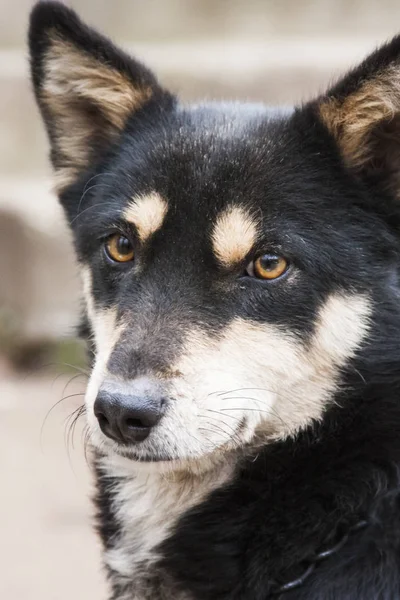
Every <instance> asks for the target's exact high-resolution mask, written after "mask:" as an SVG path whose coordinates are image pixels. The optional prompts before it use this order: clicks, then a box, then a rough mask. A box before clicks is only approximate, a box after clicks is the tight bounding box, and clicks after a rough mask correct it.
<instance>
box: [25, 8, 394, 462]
mask: <svg viewBox="0 0 400 600" xmlns="http://www.w3.org/2000/svg"><path fill="white" fill-rule="evenodd" d="M30 49H31V63H32V76H33V84H34V89H35V93H36V97H37V100H38V103H39V106H40V108H41V112H42V115H43V118H44V121H45V124H46V127H47V130H48V134H49V138H50V142H51V158H52V162H53V165H54V169H55V174H56V182H57V190H58V194H59V198H60V201H61V203H62V205H63V207H64V209H65V212H66V215H67V218H68V221H69V223H70V225H71V228H72V230H73V233H74V239H75V245H76V251H77V256H78V260H79V264H80V270H81V273H82V279H83V289H84V297H85V305H86V313H87V318H88V322H89V325H90V328H91V330H92V333H93V340H94V348H95V360H94V366H93V372H92V375H91V379H90V382H89V386H88V390H87V397H86V405H87V414H88V419H89V425H90V428H91V434H92V441H93V443H94V445H95V446H97V447H99V448H101V449H102V451H104V452H109V453H111V454H112V453H117V454H118V453H119V454H122V455H124V456H129V457H131V458H133V459H136V460H143V461H174V460H183V459H185V460H194V459H198V458H201V457H206V456H214V455H216V454H221V452H223V451H226V452H228V451H230V450H232V449H235V448H237V447H242V446H244V445H246V444H249V443H252V442H254V441H255V440H263V441H265V440H271V439H278V438H282V437H285V436H288V435H292V434H294V433H295V432H297V431H298V430H299V429H300V428H304V427H306V426H308V425H309V424H311V423H312V422H313V421H314V420H318V419H320V418H321V417H322V415H323V413H324V411H325V410H327V408H328V407H329V405H330V404H331V403H333V402H334V401H335V394H336V393H337V390H338V389H340V387H341V383H343V378H344V377H345V375H344V374H345V373H346V371H348V370H349V369H351V368H352V364H353V361H354V360H355V359H356V358H357V359H358V360H359V357H360V356H362V353H363V352H365V351H366V350H365V348H367V346H368V344H369V343H371V331H373V330H374V331H375V330H377V329H379V327H376V323H377V320H378V319H379V317H378V316H377V313H378V312H379V311H377V310H376V307H377V306H378V304H379V303H380V304H381V305H382V304H383V303H384V302H389V303H390V301H391V299H394V298H395V297H397V296H398V287H399V286H398V234H397V230H398V225H399V222H398V211H397V203H398V194H399V191H400V181H399V175H398V161H399V157H400V148H399V142H398V139H399V138H398V137H397V136H398V135H399V131H400V129H398V127H397V125H398V123H400V39H399V38H396V39H395V40H393V42H391V43H390V44H389V45H387V46H386V47H384V48H382V49H381V50H380V51H378V52H377V53H375V54H374V55H372V56H371V57H370V58H369V59H367V60H366V61H365V62H364V63H363V64H362V65H361V66H360V67H359V68H358V69H356V70H354V71H353V72H351V73H350V74H349V75H348V76H347V77H346V78H345V79H344V80H343V81H341V82H340V83H339V84H338V85H337V86H336V87H334V88H333V89H331V90H330V91H329V92H328V93H327V94H326V95H324V96H321V97H320V98H318V99H317V100H315V101H313V102H311V103H309V104H307V105H304V106H302V107H300V108H298V109H295V110H293V111H292V112H289V113H288V112H286V113H285V112H279V111H271V110H269V109H267V108H266V107H264V106H260V105H251V104H250V105H248V104H244V105H243V104H234V103H232V104H217V103H216V104H212V103H211V104H199V105H195V106H186V105H183V104H180V103H179V102H178V101H177V99H176V98H175V97H174V96H173V95H172V94H170V93H169V92H168V91H165V90H164V89H163V88H162V87H161V86H160V85H159V83H158V82H157V80H156V79H155V77H154V76H153V75H152V74H151V73H150V71H148V70H147V69H146V68H145V67H144V66H143V65H141V64H140V63H138V62H136V61H135V60H133V59H131V58H130V57H128V56H127V55H126V54H124V53H123V52H122V51H120V50H118V49H117V48H115V46H113V45H112V44H111V42H110V41H109V40H107V39H106V38H104V37H102V36H100V35H99V34H98V33H96V32H94V31H93V30H91V29H89V28H88V27H86V26H85V25H84V24H82V22H81V21H80V20H79V19H78V17H77V16H76V15H75V13H73V12H72V11H70V10H69V9H67V8H65V7H63V6H61V5H59V4H55V3H42V4H39V5H38V6H37V7H36V8H35V9H34V11H33V14H32V19H31V29H30Z"/></svg>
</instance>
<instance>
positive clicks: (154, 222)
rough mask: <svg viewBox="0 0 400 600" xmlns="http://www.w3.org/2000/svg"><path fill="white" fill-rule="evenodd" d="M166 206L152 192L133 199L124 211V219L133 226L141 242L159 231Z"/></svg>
mask: <svg viewBox="0 0 400 600" xmlns="http://www.w3.org/2000/svg"><path fill="white" fill-rule="evenodd" d="M167 210H168V204H167V202H166V201H165V200H164V199H163V198H161V196H160V195H159V194H157V193H156V192H153V193H151V194H148V195H146V196H142V197H139V198H134V199H133V200H132V201H131V202H130V203H129V204H128V206H127V208H126V209H125V211H124V215H123V216H124V218H125V219H126V220H127V221H128V222H129V223H131V224H132V225H134V226H135V227H136V229H137V231H138V234H139V237H140V239H141V241H142V242H145V241H146V240H147V239H148V238H149V237H150V236H151V235H153V234H154V233H155V232H156V231H158V230H159V229H160V227H161V226H162V224H163V221H164V218H165V215H166V214H167Z"/></svg>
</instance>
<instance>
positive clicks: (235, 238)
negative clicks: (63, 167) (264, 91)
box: [112, 104, 288, 263]
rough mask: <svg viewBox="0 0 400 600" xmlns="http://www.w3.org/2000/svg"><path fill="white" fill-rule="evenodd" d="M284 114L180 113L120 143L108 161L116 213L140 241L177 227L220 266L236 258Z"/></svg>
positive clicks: (253, 110) (226, 108) (225, 108)
mask: <svg viewBox="0 0 400 600" xmlns="http://www.w3.org/2000/svg"><path fill="white" fill-rule="evenodd" d="M287 113H288V111H286V110H274V109H270V108H267V107H265V106H263V105H258V104H255V105H254V104H207V105H199V106H193V107H191V108H184V107H181V108H179V109H178V110H177V111H176V112H175V113H174V115H173V116H172V118H171V119H169V120H167V121H166V122H165V123H164V124H163V127H158V128H155V130H154V131H150V132H149V133H148V135H143V136H142V137H141V138H140V139H137V138H134V139H132V140H131V139H129V138H128V139H127V143H126V146H125V149H124V151H123V152H122V154H121V157H117V159H116V162H115V172H116V176H115V178H114V182H113V184H112V186H113V195H114V197H115V199H116V203H115V208H117V209H118V210H119V212H120V215H121V216H122V218H123V219H124V220H125V221H127V222H128V223H130V224H132V225H133V226H134V227H135V228H136V230H137V233H138V236H139V238H140V239H141V241H143V242H145V241H147V240H148V239H149V238H151V236H153V235H154V234H155V233H156V232H162V231H164V230H165V229H166V228H173V227H177V228H180V229H179V237H180V238H182V237H185V232H186V233H187V232H188V231H189V230H193V229H195V230H196V231H197V234H199V232H200V231H201V232H202V233H203V234H207V237H208V239H209V241H210V243H211V244H212V246H213V248H214V251H215V253H216V255H217V256H218V258H219V260H220V261H221V262H223V263H227V262H229V261H230V260H231V259H232V258H237V259H239V257H240V256H242V255H243V254H245V252H247V251H248V250H249V248H250V247H251V245H252V244H253V243H254V240H255V238H256V235H257V230H258V225H257V222H258V221H259V215H258V216H257V215H256V214H255V213H256V212H257V210H259V208H260V197H262V196H264V195H265V191H266V188H267V178H268V168H267V163H268V161H269V160H270V159H271V157H272V156H273V155H274V146H276V136H275V135H274V130H275V129H276V128H277V127H278V128H279V123H280V122H281V121H282V119H283V118H285V115H286V114H287ZM263 174H264V177H263ZM174 233H176V232H174Z"/></svg>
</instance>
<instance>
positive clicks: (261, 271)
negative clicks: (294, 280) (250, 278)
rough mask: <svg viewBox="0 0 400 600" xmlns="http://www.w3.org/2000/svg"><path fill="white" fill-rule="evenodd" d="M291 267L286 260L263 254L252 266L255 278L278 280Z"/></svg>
mask: <svg viewBox="0 0 400 600" xmlns="http://www.w3.org/2000/svg"><path fill="white" fill-rule="evenodd" d="M288 266H289V263H288V261H287V260H286V258H283V257H282V256H276V255H275V254H262V255H261V256H259V257H258V258H257V259H256V260H255V261H254V263H253V265H252V267H253V268H252V271H253V273H250V274H252V275H254V277H257V278H258V279H277V278H278V277H280V276H281V275H283V274H284V273H285V271H286V270H287V268H288Z"/></svg>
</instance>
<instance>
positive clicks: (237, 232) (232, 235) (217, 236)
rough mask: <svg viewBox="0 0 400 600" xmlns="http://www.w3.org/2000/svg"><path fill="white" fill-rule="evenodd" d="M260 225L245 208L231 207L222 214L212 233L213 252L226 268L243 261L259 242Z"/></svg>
mask: <svg viewBox="0 0 400 600" xmlns="http://www.w3.org/2000/svg"><path fill="white" fill-rule="evenodd" d="M257 233H258V224H257V221H256V220H255V219H254V217H252V216H251V215H250V214H249V213H248V212H247V211H246V210H245V209H244V208H243V207H240V206H231V207H229V208H227V209H226V210H225V211H224V212H223V213H221V214H220V215H219V216H218V218H217V222H216V224H215V226H214V230H213V232H212V236H211V240H212V245H213V250H214V253H215V255H216V257H217V258H218V260H219V262H220V263H221V264H223V265H224V266H226V267H229V266H232V265H234V264H236V263H238V262H240V261H242V260H243V259H244V258H245V257H246V255H247V254H248V253H249V252H250V250H251V249H252V247H253V246H254V243H255V242H256V240H257Z"/></svg>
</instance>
